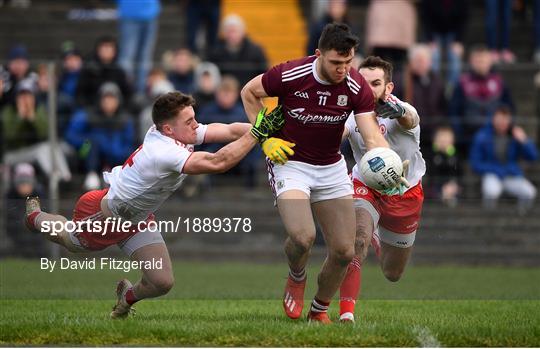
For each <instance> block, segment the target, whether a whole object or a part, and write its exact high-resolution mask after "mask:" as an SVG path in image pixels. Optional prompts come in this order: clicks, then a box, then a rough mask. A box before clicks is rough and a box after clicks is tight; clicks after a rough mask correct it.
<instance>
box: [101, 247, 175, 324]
mask: <svg viewBox="0 0 540 349" xmlns="http://www.w3.org/2000/svg"><path fill="white" fill-rule="evenodd" d="M152 258H154V259H155V260H162V261H163V265H162V268H161V269H144V270H143V276H142V278H141V280H139V281H138V282H137V283H136V284H135V285H133V286H132V285H131V283H130V282H129V280H127V279H124V280H121V281H120V282H119V283H118V286H117V289H116V293H117V298H118V299H117V302H116V305H115V306H114V308H113V311H112V312H111V317H112V318H113V319H116V318H125V317H126V316H128V315H129V313H130V312H132V308H131V306H132V305H133V304H134V303H135V302H138V301H140V300H142V299H145V298H153V297H159V296H162V295H164V294H166V293H167V292H169V291H170V289H171V288H172V287H173V285H174V276H173V273H172V265H171V258H170V257H169V252H168V250H167V246H166V245H165V244H163V243H158V244H152V245H148V246H144V247H141V248H139V249H138V250H137V251H135V252H134V253H133V254H132V255H131V260H134V261H140V262H142V261H151V260H152Z"/></svg>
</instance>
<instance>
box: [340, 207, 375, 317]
mask: <svg viewBox="0 0 540 349" xmlns="http://www.w3.org/2000/svg"><path fill="white" fill-rule="evenodd" d="M355 212H356V237H355V243H354V252H355V256H354V258H353V260H352V261H351V263H350V264H349V266H348V267H347V273H346V274H345V278H344V279H343V282H342V283H341V287H340V289H339V293H340V297H339V315H340V316H339V319H340V321H342V322H347V321H350V322H354V307H355V304H356V300H357V299H358V295H359V294H360V288H361V284H362V263H363V262H364V260H365V259H366V257H367V254H368V247H369V244H370V241H371V237H372V235H373V230H374V223H373V218H372V217H371V214H370V213H369V212H368V211H367V210H366V209H364V208H361V207H357V208H356V209H355Z"/></svg>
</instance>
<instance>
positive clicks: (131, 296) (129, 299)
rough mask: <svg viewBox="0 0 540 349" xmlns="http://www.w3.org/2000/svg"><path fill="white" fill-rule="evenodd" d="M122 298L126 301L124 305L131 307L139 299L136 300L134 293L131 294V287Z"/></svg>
mask: <svg viewBox="0 0 540 349" xmlns="http://www.w3.org/2000/svg"><path fill="white" fill-rule="evenodd" d="M124 298H125V299H126V303H127V304H129V305H132V304H134V303H135V302H138V301H139V299H137V297H135V293H133V287H131V288H130V289H128V290H127V292H126V295H125V296H124Z"/></svg>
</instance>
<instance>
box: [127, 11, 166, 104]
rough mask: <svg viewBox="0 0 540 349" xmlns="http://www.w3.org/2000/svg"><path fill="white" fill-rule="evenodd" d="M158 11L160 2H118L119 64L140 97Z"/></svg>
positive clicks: (148, 68)
mask: <svg viewBox="0 0 540 349" xmlns="http://www.w3.org/2000/svg"><path fill="white" fill-rule="evenodd" d="M160 12H161V4H160V1H159V0H138V1H133V0H118V19H119V33H120V35H119V37H120V54H119V63H120V66H121V67H122V68H123V69H124V71H125V72H126V74H128V76H129V77H130V79H131V81H133V83H134V86H135V89H136V91H137V93H139V94H143V93H144V88H145V84H146V76H147V74H148V72H149V71H150V69H151V68H152V58H153V54H154V47H155V44H156V38H157V32H158V17H159V13H160Z"/></svg>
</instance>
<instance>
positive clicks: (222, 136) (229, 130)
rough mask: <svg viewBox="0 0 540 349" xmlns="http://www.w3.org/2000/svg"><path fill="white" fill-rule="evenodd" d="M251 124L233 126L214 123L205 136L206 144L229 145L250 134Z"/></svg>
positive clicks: (244, 123) (239, 123)
mask: <svg viewBox="0 0 540 349" xmlns="http://www.w3.org/2000/svg"><path fill="white" fill-rule="evenodd" d="M250 129H251V124H248V123H246V122H234V123H232V124H220V123H212V124H209V125H208V128H207V129H206V134H205V135H204V143H229V142H232V141H235V140H237V139H239V138H240V137H242V136H243V135H244V134H246V133H247V132H249V130H250Z"/></svg>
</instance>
